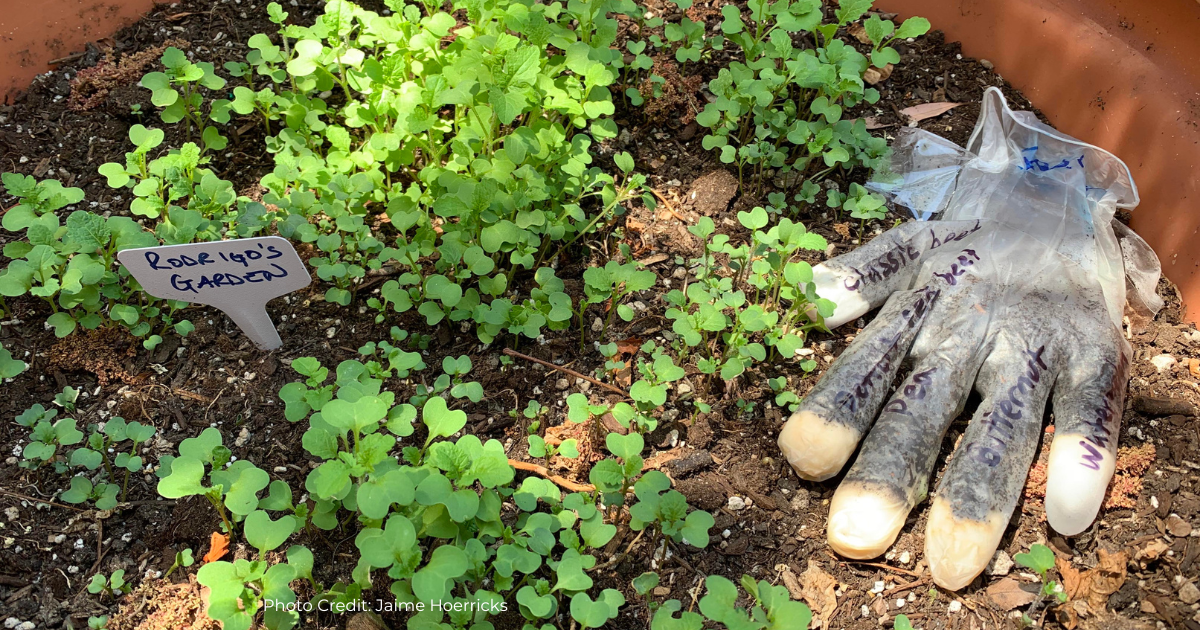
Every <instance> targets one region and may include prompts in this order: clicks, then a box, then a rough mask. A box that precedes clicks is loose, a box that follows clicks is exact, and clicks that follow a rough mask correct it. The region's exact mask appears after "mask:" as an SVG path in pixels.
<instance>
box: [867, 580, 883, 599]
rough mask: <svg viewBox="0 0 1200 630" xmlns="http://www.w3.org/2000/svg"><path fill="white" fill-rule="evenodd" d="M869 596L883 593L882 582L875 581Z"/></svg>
mask: <svg viewBox="0 0 1200 630" xmlns="http://www.w3.org/2000/svg"><path fill="white" fill-rule="evenodd" d="M870 592H871V594H872V595H876V594H879V593H882V592H883V581H882V580H880V581H876V582H875V586H873V587H871V591H870Z"/></svg>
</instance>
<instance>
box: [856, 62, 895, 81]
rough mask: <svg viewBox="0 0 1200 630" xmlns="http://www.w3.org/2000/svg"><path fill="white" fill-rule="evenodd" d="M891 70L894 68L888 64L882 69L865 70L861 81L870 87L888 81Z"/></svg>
mask: <svg viewBox="0 0 1200 630" xmlns="http://www.w3.org/2000/svg"><path fill="white" fill-rule="evenodd" d="M893 68H894V67H893V66H892V64H890V63H889V64H887V65H886V66H884V67H882V68H875V67H871V68H867V71H866V72H864V73H863V81H866V82H867V83H870V84H871V85H878V84H880V83H883V82H884V81H887V80H888V77H890V76H892V70H893Z"/></svg>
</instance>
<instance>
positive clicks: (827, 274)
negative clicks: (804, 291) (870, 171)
mask: <svg viewBox="0 0 1200 630" xmlns="http://www.w3.org/2000/svg"><path fill="white" fill-rule="evenodd" d="M983 225H984V224H983V222H982V221H979V220H974V221H927V222H910V223H903V224H901V225H898V226H896V227H894V228H892V229H890V230H888V231H887V232H884V233H883V234H881V235H879V236H878V237H876V238H875V239H874V240H872V241H871V242H870V243H867V244H866V245H863V246H862V247H859V248H858V249H856V250H854V251H852V252H848V253H846V254H842V255H841V256H837V257H835V258H833V259H831V260H828V261H826V262H823V263H821V264H819V265H817V266H815V267H813V285H814V287H815V288H816V292H817V295H819V296H820V297H823V298H825V299H828V300H831V301H832V302H833V303H834V304H836V305H837V306H836V307H835V308H834V311H833V314H832V315H830V316H829V317H826V318H825V326H826V327H827V328H831V329H832V328H836V327H838V326H841V325H842V324H844V323H846V322H848V321H850V320H852V319H855V318H857V317H860V316H862V315H864V314H866V313H867V312H868V311H870V310H871V309H873V308H877V307H879V306H880V305H881V304H883V303H884V302H886V301H887V300H888V298H889V297H890V296H891V295H892V294H893V293H895V292H896V291H903V290H905V289H908V288H910V287H911V285H912V282H913V278H914V277H915V276H916V272H917V270H918V269H919V268H920V264H919V263H920V262H922V261H923V260H924V258H925V256H926V255H927V254H929V253H931V252H936V251H938V249H939V248H940V247H942V246H943V245H948V244H959V243H960V241H964V240H967V239H968V238H970V237H971V235H972V234H975V233H976V232H978V231H979V230H980V229H982V228H983Z"/></svg>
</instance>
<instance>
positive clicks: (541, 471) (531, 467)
mask: <svg viewBox="0 0 1200 630" xmlns="http://www.w3.org/2000/svg"><path fill="white" fill-rule="evenodd" d="M508 465H509V466H512V467H513V468H516V469H517V470H524V471H527V472H531V473H537V474H538V475H540V476H542V477H545V478H546V479H549V480H550V481H553V482H554V483H556V484H558V485H560V486H562V487H564V488H566V489H567V490H570V491H571V492H594V491H595V490H596V486H593V485H590V484H583V483H575V482H574V481H571V480H570V479H567V478H566V477H561V476H559V475H555V474H553V473H551V472H550V471H549V470H548V469H547V468H546V467H545V466H539V465H537V464H532V463H529V462H523V461H519V460H516V459H510V460H508Z"/></svg>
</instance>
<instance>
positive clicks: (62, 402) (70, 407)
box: [54, 385, 79, 411]
mask: <svg viewBox="0 0 1200 630" xmlns="http://www.w3.org/2000/svg"><path fill="white" fill-rule="evenodd" d="M76 400H79V390H77V389H75V388H74V387H71V386H70V385H67V386H66V387H64V388H63V390H62V392H60V393H58V394H55V395H54V404H56V405H58V406H59V407H62V408H63V410H64V411H75V401H76Z"/></svg>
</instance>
